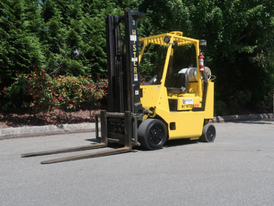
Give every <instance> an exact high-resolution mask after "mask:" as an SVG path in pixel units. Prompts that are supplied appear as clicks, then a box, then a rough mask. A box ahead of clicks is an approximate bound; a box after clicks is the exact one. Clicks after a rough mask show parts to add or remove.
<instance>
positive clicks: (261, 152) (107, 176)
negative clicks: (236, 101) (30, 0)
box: [0, 120, 274, 206]
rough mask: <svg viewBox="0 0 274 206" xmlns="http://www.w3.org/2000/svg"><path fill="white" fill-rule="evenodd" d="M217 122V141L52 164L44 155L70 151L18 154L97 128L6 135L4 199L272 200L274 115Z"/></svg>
mask: <svg viewBox="0 0 274 206" xmlns="http://www.w3.org/2000/svg"><path fill="white" fill-rule="evenodd" d="M215 126H216V129H217V138H216V141H215V142H214V143H209V144H208V143H197V142H194V143H193V142H186V141H175V142H169V143H168V144H167V145H166V146H165V148H164V149H162V150H156V151H142V150H136V149H135V150H134V152H131V153H126V154H119V155H116V156H108V157H100V158H94V159H87V160H78V161H72V162H65V163H57V164H51V165H41V164H40V161H43V160H47V159H51V158H52V157H63V156H67V155H68V154H59V155H54V156H42V157H31V158H21V156H20V154H22V153H27V152H33V151H40V150H47V149H57V148H62V147H71V146H78V145H86V144H91V143H93V141H94V133H82V134H81V133H78V134H70V135H68V134H67V135H56V136H46V137H32V138H21V139H9V140H1V141H0V205H1V206H6V205H8V206H13V205H16V206H17V205H27V206H32V205H33V206H37V205H51V206H53V205H58V206H59V205H157V206H158V205H216V206H217V205H218V206H219V205H273V203H274V120H269V121H253V122H242V123H217V124H215ZM80 153H86V152H80ZM80 153H79V152H77V153H74V154H80Z"/></svg>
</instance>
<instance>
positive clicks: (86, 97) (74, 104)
mask: <svg viewBox="0 0 274 206" xmlns="http://www.w3.org/2000/svg"><path fill="white" fill-rule="evenodd" d="M107 86H108V85H107V81H106V80H100V79H99V78H98V81H97V82H96V83H94V82H93V81H92V80H91V79H90V78H89V76H87V77H85V76H78V77H73V76H53V77H51V76H49V75H48V74H47V73H46V70H44V69H42V70H41V71H38V70H37V68H35V67H34V71H32V72H31V73H30V74H19V73H17V75H16V78H15V82H14V83H13V84H12V85H11V86H9V87H5V88H4V89H3V91H2V92H3V93H4V94H5V95H4V97H5V98H6V99H8V100H9V101H8V102H7V103H5V105H4V106H3V109H4V110H6V111H8V110H9V109H10V106H11V105H13V100H14V98H13V97H14V96H18V95H19V96H21V97H23V98H22V99H23V100H24V101H23V102H22V106H23V107H27V108H32V109H33V110H34V112H35V113H37V112H47V111H52V110H53V109H60V110H65V109H76V108H79V107H81V105H83V104H86V105H89V106H99V105H100V100H101V99H102V98H103V97H104V96H106V95H107V92H106V88H107Z"/></svg>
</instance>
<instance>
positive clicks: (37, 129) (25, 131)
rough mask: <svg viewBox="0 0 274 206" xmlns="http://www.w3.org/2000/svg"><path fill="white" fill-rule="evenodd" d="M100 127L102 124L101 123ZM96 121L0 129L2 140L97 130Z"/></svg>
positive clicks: (0, 138)
mask: <svg viewBox="0 0 274 206" xmlns="http://www.w3.org/2000/svg"><path fill="white" fill-rule="evenodd" d="M99 128H100V124H99ZM95 131H96V128H95V123H83V124H61V125H46V126H32V127H17V128H5V129H0V140H2V139H11V138H21V137H35V136H46V135H57V134H70V133H81V132H95Z"/></svg>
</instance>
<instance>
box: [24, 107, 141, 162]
mask: <svg viewBox="0 0 274 206" xmlns="http://www.w3.org/2000/svg"><path fill="white" fill-rule="evenodd" d="M111 115H112V116H113V114H111ZM111 115H108V114H107V113H106V111H101V112H100V118H101V137H98V119H96V138H97V139H98V138H99V139H101V143H99V144H92V145H86V146H80V147H71V148H64V149H57V150H48V151H42V152H33V153H26V154H22V157H33V156H42V155H50V154H58V153H66V152H76V151H84V150H89V149H97V148H102V147H106V146H107V145H108V138H107V135H108V131H107V128H108V126H107V122H108V121H107V117H108V116H111ZM118 116H119V117H120V118H124V125H125V134H123V136H124V140H123V142H124V144H125V146H124V147H122V148H119V149H111V150H106V151H100V152H93V153H88V154H82V155H75V156H69V157H63V158H58V159H52V160H46V161H43V162H41V164H51V163H58V162H67V161H73V160H80V159H87V158H93V157H101V156H107V155H115V154H119V153H125V152H130V151H131V150H132V134H133V122H132V119H133V116H132V113H131V112H128V111H126V112H125V113H124V114H121V113H119V115H118ZM134 125H136V123H134ZM134 131H136V128H135V129H134ZM133 136H136V134H133ZM109 142H112V141H111V139H110V141H109ZM136 142H137V141H136Z"/></svg>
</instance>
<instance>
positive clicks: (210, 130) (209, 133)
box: [200, 124, 216, 142]
mask: <svg viewBox="0 0 274 206" xmlns="http://www.w3.org/2000/svg"><path fill="white" fill-rule="evenodd" d="M215 137H216V129H215V127H214V125H213V124H206V125H205V126H204V128H203V134H202V136H201V137H200V141H201V142H214V140H215Z"/></svg>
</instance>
